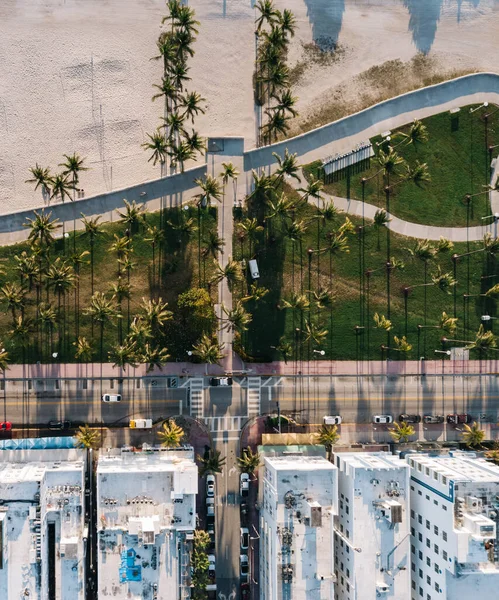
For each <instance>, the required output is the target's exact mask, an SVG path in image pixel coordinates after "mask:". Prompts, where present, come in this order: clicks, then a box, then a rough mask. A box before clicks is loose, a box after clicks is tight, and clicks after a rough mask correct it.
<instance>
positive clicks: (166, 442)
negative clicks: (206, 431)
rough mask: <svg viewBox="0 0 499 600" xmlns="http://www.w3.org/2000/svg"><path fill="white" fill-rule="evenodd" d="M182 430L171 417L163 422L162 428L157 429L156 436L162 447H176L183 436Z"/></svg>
mask: <svg viewBox="0 0 499 600" xmlns="http://www.w3.org/2000/svg"><path fill="white" fill-rule="evenodd" d="M184 435H185V434H184V430H183V429H182V427H180V426H179V425H177V424H176V423H175V421H174V420H173V419H168V420H167V421H165V422H164V423H163V428H162V429H160V430H159V431H158V437H159V439H160V441H161V445H162V446H163V447H164V448H178V447H179V446H180V442H181V441H182V438H183V437H184Z"/></svg>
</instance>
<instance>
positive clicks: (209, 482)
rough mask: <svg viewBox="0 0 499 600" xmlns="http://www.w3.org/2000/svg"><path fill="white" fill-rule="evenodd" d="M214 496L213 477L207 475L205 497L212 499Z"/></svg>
mask: <svg viewBox="0 0 499 600" xmlns="http://www.w3.org/2000/svg"><path fill="white" fill-rule="evenodd" d="M214 495H215V475H208V476H207V477H206V496H207V497H208V498H213V496H214Z"/></svg>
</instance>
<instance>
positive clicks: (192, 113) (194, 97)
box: [179, 92, 206, 121]
mask: <svg viewBox="0 0 499 600" xmlns="http://www.w3.org/2000/svg"><path fill="white" fill-rule="evenodd" d="M202 102H206V98H203V97H202V96H201V94H198V92H186V93H185V94H184V95H183V96H181V97H180V102H179V106H180V107H181V108H183V109H184V112H183V114H182V116H183V117H185V118H187V119H191V120H192V121H194V117H197V116H198V114H199V113H201V114H203V115H204V114H205V112H206V110H205V109H204V108H203V107H202V106H200V104H201V103H202Z"/></svg>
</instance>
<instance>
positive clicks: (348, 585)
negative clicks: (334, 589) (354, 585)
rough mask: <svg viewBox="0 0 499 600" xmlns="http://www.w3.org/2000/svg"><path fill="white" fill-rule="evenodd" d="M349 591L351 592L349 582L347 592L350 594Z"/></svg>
mask: <svg viewBox="0 0 499 600" xmlns="http://www.w3.org/2000/svg"><path fill="white" fill-rule="evenodd" d="M349 591H350V584H349V583H348V581H347V592H349Z"/></svg>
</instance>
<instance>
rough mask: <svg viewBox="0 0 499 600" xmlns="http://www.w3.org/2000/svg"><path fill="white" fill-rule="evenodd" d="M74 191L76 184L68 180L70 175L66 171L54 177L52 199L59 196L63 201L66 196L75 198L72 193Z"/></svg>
mask: <svg viewBox="0 0 499 600" xmlns="http://www.w3.org/2000/svg"><path fill="white" fill-rule="evenodd" d="M72 191H74V185H73V184H72V183H71V181H69V180H68V176H67V175H65V174H64V173H58V174H57V175H56V176H55V177H54V178H53V179H52V189H51V194H50V199H51V200H53V199H54V198H56V197H57V196H59V198H60V199H61V202H64V200H65V199H66V198H68V199H69V200H73V197H72V194H71V193H70V192H72Z"/></svg>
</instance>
